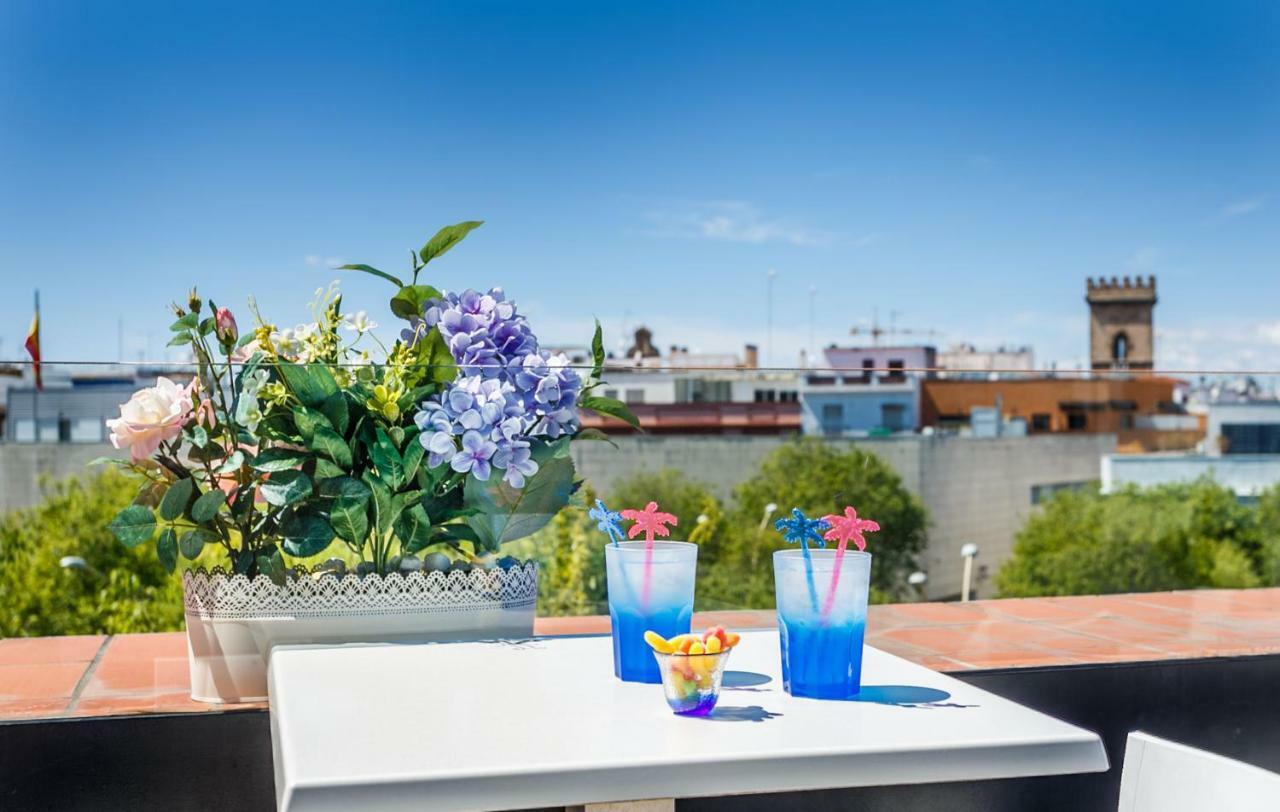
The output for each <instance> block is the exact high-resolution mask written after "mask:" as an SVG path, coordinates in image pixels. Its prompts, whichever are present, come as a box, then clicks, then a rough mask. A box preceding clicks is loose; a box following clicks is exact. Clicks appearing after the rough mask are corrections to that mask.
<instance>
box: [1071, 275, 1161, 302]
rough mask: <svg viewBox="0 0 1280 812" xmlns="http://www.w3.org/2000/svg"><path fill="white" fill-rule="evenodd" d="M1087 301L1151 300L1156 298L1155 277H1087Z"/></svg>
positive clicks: (1153, 300)
mask: <svg viewBox="0 0 1280 812" xmlns="http://www.w3.org/2000/svg"><path fill="white" fill-rule="evenodd" d="M1085 283H1086V285H1087V286H1088V292H1087V294H1086V296H1085V300H1086V301H1088V302H1115V301H1127V302H1152V303H1154V302H1155V300H1156V278H1155V277H1154V276H1147V277H1141V276H1134V277H1129V276H1125V277H1115V276H1113V277H1111V278H1110V279H1107V278H1106V277H1103V276H1100V277H1098V278H1097V279H1094V278H1093V277H1089V278H1087V279H1086V280H1085Z"/></svg>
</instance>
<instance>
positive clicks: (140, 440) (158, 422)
mask: <svg viewBox="0 0 1280 812" xmlns="http://www.w3.org/2000/svg"><path fill="white" fill-rule="evenodd" d="M195 386H196V382H195V380H194V379H193V380H192V381H191V383H190V384H189V385H188V386H179V385H178V384H176V383H174V382H173V381H171V380H169V379H168V378H157V379H156V385H155V386H153V387H151V388H149V389H140V390H138V391H137V392H134V393H133V397H131V398H129V402H128V403H126V404H124V405H123V406H121V407H120V416H119V417H118V418H116V419H115V420H108V421H107V428H108V429H110V430H111V444H112V445H113V446H115V447H116V448H128V449H129V456H130V457H131V458H132V459H133V461H134V462H138V461H140V460H144V459H146V458H147V457H150V456H151V455H152V454H154V453H155V451H156V449H157V448H159V447H160V444H161V443H162V442H165V441H166V440H172V439H173V438H174V437H177V436H178V435H179V434H181V433H182V425H183V424H184V423H186V422H187V420H188V419H189V418H190V417H191V407H192V403H191V399H192V391H193V390H194V389H195Z"/></svg>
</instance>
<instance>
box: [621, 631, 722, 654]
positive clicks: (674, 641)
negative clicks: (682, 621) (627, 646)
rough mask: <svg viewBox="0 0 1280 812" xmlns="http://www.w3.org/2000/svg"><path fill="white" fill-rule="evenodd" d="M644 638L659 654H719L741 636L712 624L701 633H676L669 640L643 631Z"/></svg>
mask: <svg viewBox="0 0 1280 812" xmlns="http://www.w3.org/2000/svg"><path fill="white" fill-rule="evenodd" d="M644 640H645V642H646V643H648V644H649V645H650V646H651V647H652V648H653V650H654V651H656V652H658V653H659V654H690V655H695V656H696V655H698V654H719V653H721V652H722V651H728V650H729V649H731V648H733V647H734V646H736V645H738V642H739V641H740V640H742V636H741V635H738V634H734V633H733V632H726V631H725V630H724V627H723V626H712V627H711V628H709V629H707V630H706V631H705V632H703V633H702V634H700V635H698V634H678V635H676V636H675V637H672V638H671V639H670V640H667V639H665V638H664V637H663V636H662V635H660V634H658V633H657V632H654V631H647V632H645V633H644Z"/></svg>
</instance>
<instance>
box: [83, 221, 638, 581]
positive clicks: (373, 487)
mask: <svg viewBox="0 0 1280 812" xmlns="http://www.w3.org/2000/svg"><path fill="white" fill-rule="evenodd" d="M479 225H481V222H478V221H470V222H464V223H459V224H457V225H453V226H448V227H446V228H443V229H441V230H440V231H439V232H438V233H437V234H436V235H435V236H434V237H432V238H431V240H430V241H428V242H427V243H426V245H425V246H423V248H422V249H421V251H418V252H416V253H414V254H413V255H412V257H413V258H412V277H411V281H410V282H409V283H407V284H406V283H405V282H404V281H402V280H401V279H400V278H398V277H396V276H394V275H392V274H390V273H386V272H384V271H381V270H378V269H377V268H374V267H371V266H369V265H344V266H342V267H343V268H344V269H349V270H354V271H360V272H364V273H367V274H372V275H374V276H377V277H380V278H382V279H385V280H387V281H389V282H390V283H392V284H393V285H395V287H396V293H395V295H394V296H393V297H392V298H391V301H390V306H391V311H392V313H393V314H394V315H395V316H396V317H398V318H401V319H404V320H405V321H406V322H407V326H406V328H405V329H404V330H403V331H402V332H401V333H400V338H399V340H397V341H395V342H394V343H393V344H392V345H391V346H390V347H389V348H382V349H383V350H384V353H385V354H384V356H383V358H382V360H380V361H372V360H370V353H369V351H368V350H367V349H365V348H364V347H362V345H361V342H362V341H364V339H365V338H366V336H367V337H368V343H378V342H377V339H376V337H375V336H373V335H372V334H371V333H370V330H371V329H372V328H373V327H375V326H376V325H374V324H372V322H370V321H369V319H368V317H367V316H366V315H365V314H364V313H363V312H361V313H358V314H356V315H355V316H354V317H349V316H346V315H344V314H343V312H342V297H341V296H340V295H338V293H337V291H336V289H335V288H334V287H330V288H329V289H328V290H321V291H319V292H318V295H317V300H316V302H315V304H314V306H313V312H314V314H315V321H314V323H312V324H308V325H302V326H299V327H297V328H294V329H279V328H278V327H277V326H276V325H274V324H272V323H270V322H269V321H267V320H265V319H263V318H262V317H261V315H260V314H258V313H257V311H256V307H255V308H254V317H255V320H256V326H255V329H254V330H253V331H252V332H247V333H245V334H241V333H240V331H239V329H238V326H237V322H236V319H235V317H234V316H233V314H232V313H231V311H230V310H228V309H227V308H224V307H217V306H216V305H215V304H214V303H213V302H212V301H210V302H203V301H202V300H201V299H200V298H199V297H198V296H197V295H196V293H195V291H192V293H191V295H190V297H189V298H188V301H187V303H186V306H185V307H183V306H180V305H174V310H175V313H176V315H177V320H176V321H175V322H174V323H173V324H172V326H171V330H172V331H173V333H174V337H173V339H172V341H170V342H169V343H170V345H171V346H189V347H190V349H191V351H192V353H193V355H194V358H195V362H196V363H195V366H196V369H197V374H196V375H195V376H194V377H193V379H192V381H191V382H190V384H188V385H185V386H184V385H180V384H177V383H174V382H173V381H171V380H169V379H166V378H160V379H159V380H158V381H157V384H156V386H154V387H151V388H148V389H144V390H142V391H140V392H137V393H135V394H134V395H133V397H132V398H131V399H130V400H129V402H128V403H125V404H124V405H123V406H121V409H120V417H119V418H118V419H115V420H111V421H108V427H109V428H110V430H111V442H112V444H113V445H115V447H116V448H121V449H123V448H128V449H129V452H130V458H129V460H128V461H121V464H123V465H125V466H127V467H128V468H130V469H132V470H133V471H135V472H137V473H138V474H140V475H142V476H143V477H145V479H146V482H145V483H144V485H143V487H142V488H141V490H140V492H139V494H138V497H137V499H136V500H135V502H134V504H133V505H131V506H129V507H127V508H125V509H124V510H123V511H121V512H120V513H119V514H118V515H117V516H116V517H115V519H114V520H113V521H112V523H111V529H112V531H113V532H114V533H115V535H116V536H117V537H118V538H119V539H120V540H121V541H122V542H124V543H125V544H127V545H129V546H136V545H139V544H143V543H146V542H149V541H151V540H152V539H154V540H155V543H156V552H157V554H158V556H159V558H160V560H161V562H162V563H163V564H164V565H165V566H166V567H167V568H168V569H170V570H171V571H172V570H174V569H175V568H176V567H177V565H178V563H179V560H180V559H186V560H188V561H195V560H196V559H197V558H200V557H201V555H202V554H204V553H205V551H206V549H207V548H209V547H214V548H216V549H218V550H219V551H220V554H219V555H212V556H209V557H208V558H206V559H201V560H202V563H203V562H205V561H210V560H219V561H221V560H225V561H226V565H227V567H228V568H229V569H230V570H231V571H232V572H234V573H237V574H243V575H246V576H249V577H251V578H252V577H253V576H255V575H257V574H264V575H266V576H268V577H270V578H271V579H272V580H273V581H275V582H277V583H284V582H285V579H286V578H287V577H288V576H289V574H290V572H291V561H290V559H299V558H310V557H313V556H318V555H320V554H321V553H324V552H325V551H327V550H329V549H330V548H331V546H332V545H334V544H342V545H345V546H346V547H347V549H348V551H349V554H348V555H347V558H355V559H356V560H357V562H358V563H357V567H356V570H357V573H358V574H362V575H363V574H368V573H377V574H387V573H390V572H393V571H397V570H402V571H405V570H411V569H419V568H422V566H423V562H422V559H421V558H419V557H418V556H419V555H420V554H423V553H424V552H426V551H440V550H445V551H450V552H451V555H450V556H449V558H450V559H452V560H454V561H455V562H456V561H458V560H463V561H464V562H466V561H483V562H486V563H488V564H493V562H494V558H495V557H494V556H492V555H486V554H488V553H494V552H496V551H497V550H498V549H499V547H500V545H501V544H503V543H504V542H508V541H512V540H514V539H517V538H522V537H524V536H527V535H529V534H530V533H533V532H534V531H536V530H538V529H539V528H540V527H542V526H543V525H545V524H546V523H547V522H548V521H550V519H551V518H552V517H553V516H554V515H555V514H556V513H557V512H558V511H559V510H560V509H562V508H563V507H565V506H566V505H567V504H568V502H569V499H570V497H571V495H572V494H573V493H574V492H575V491H576V490H577V488H578V485H579V481H578V479H577V477H576V475H575V472H574V467H573V461H572V459H571V457H570V455H569V443H570V441H571V440H574V439H601V438H603V435H602V434H601V433H600V432H598V431H595V430H582V429H581V428H580V426H579V421H578V410H579V409H580V408H587V409H592V410H594V411H597V412H601V413H604V414H609V415H612V416H615V417H618V418H620V419H623V420H626V421H628V422H630V423H632V424H633V425H635V422H636V421H635V418H634V416H633V415H632V414H631V413H630V412H629V411H628V410H627V408H626V406H624V405H623V404H622V403H620V402H618V401H617V400H614V399H611V398H605V397H602V396H600V395H596V394H594V390H595V389H596V387H598V386H599V385H600V384H601V380H600V376H601V371H602V367H603V364H604V349H603V341H602V337H601V332H600V326H599V324H598V323H597V325H596V330H595V335H594V338H593V341H592V366H591V369H590V371H589V372H588V373H587V375H586V376H585V378H584V376H583V375H582V374H580V373H579V371H578V370H577V369H575V368H573V367H572V366H571V365H570V363H569V361H568V359H567V358H566V357H565V356H564V355H563V354H559V353H554V354H553V353H551V352H548V351H546V350H543V349H542V348H540V346H539V344H538V339H537V337H536V336H535V335H534V333H533V331H532V330H531V328H530V326H529V324H528V322H527V321H526V319H525V317H524V316H522V315H520V314H519V313H518V311H517V308H516V303H515V302H514V301H511V300H509V299H507V298H506V297H505V295H504V294H503V292H502V290H501V289H500V288H495V289H493V290H490V291H489V292H488V293H479V292H477V291H474V290H468V291H465V292H463V293H461V294H453V293H448V292H441V291H439V290H437V289H436V288H434V287H431V286H429V285H425V284H419V283H418V277H419V275H420V274H421V272H422V271H423V269H424V268H425V267H426V266H427V264H428V263H430V262H431V261H433V260H435V259H438V258H439V257H440V256H441V255H443V254H444V253H446V252H447V251H449V250H450V249H451V248H453V247H454V246H455V245H457V244H458V242H460V241H461V240H462V239H463V238H464V237H466V236H467V234H468V233H469V232H470V231H472V230H473V229H475V228H476V227H478V226H479ZM344 334H347V335H352V336H353V338H352V339H349V340H347V339H344ZM378 346H379V347H381V344H380V343H378ZM437 558H438V557H437ZM331 563H332V567H333V570H334V571H335V572H337V573H341V572H343V571H345V570H346V566H345V562H343V561H342V560H340V559H335V560H334V561H333V562H331ZM325 566H329V565H328V564H326V565H322V566H321V568H320V570H321V571H324V567H325Z"/></svg>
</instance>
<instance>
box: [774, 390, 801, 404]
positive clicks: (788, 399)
mask: <svg viewBox="0 0 1280 812" xmlns="http://www.w3.org/2000/svg"><path fill="white" fill-rule="evenodd" d="M778 402H779V403H799V402H800V393H799V392H779V393H778Z"/></svg>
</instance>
